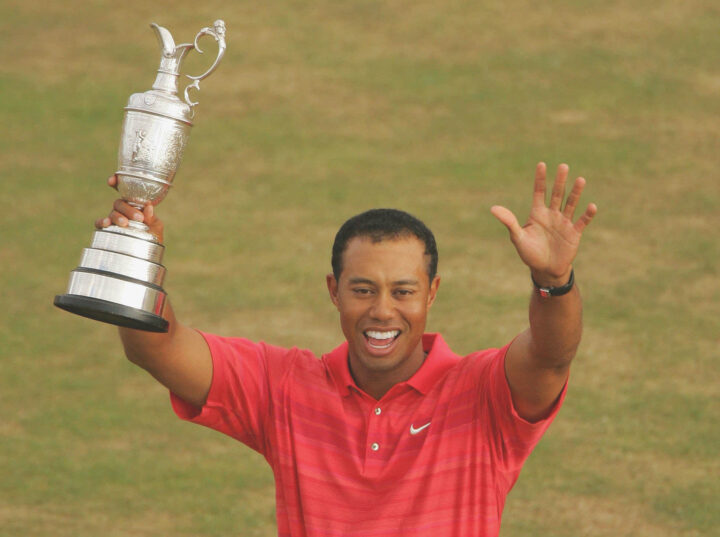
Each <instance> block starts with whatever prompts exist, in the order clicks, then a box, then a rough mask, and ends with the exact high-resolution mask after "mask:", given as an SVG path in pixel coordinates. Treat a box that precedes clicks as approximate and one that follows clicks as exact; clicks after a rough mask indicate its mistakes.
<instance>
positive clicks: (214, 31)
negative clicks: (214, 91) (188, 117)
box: [184, 19, 226, 108]
mask: <svg viewBox="0 0 720 537" xmlns="http://www.w3.org/2000/svg"><path fill="white" fill-rule="evenodd" d="M204 35H211V36H213V37H214V38H215V41H217V44H218V54H217V57H216V58H215V61H214V62H213V64H212V65H211V66H210V68H209V69H208V70H207V71H205V72H204V73H203V74H201V75H198V76H190V75H185V76H187V77H188V78H189V79H190V80H193V81H194V82H193V83H192V84H189V85H188V86H186V87H185V92H184V95H185V102H186V103H187V104H188V105H189V106H190V108H192V107H193V106H195V105H196V104H198V102H197V101H192V100H190V96H189V95H188V92H189V91H190V90H191V89H196V90H198V91H200V81H201V80H202V79H204V78H207V77H208V76H210V74H211V73H212V72H213V71H214V70H215V69H217V66H218V64H219V63H220V60H221V59H222V57H223V55H224V54H225V46H226V45H225V22H224V21H222V20H220V19H218V20H216V21H215V22H214V23H213V27H212V28H208V27H205V28H203V29H202V30H200V31H199V32H198V34H197V35H196V36H195V41H194V43H193V44H194V46H195V50H197V51H198V52H199V53H200V54H203V51H202V50H201V49H200V47H199V46H198V39H200V38H201V37H202V36H204Z"/></svg>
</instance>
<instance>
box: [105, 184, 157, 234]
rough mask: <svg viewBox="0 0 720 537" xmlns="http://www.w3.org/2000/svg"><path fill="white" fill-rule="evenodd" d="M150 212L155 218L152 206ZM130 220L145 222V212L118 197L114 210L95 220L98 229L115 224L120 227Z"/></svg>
mask: <svg viewBox="0 0 720 537" xmlns="http://www.w3.org/2000/svg"><path fill="white" fill-rule="evenodd" d="M108 183H109V181H108ZM146 209H147V208H146ZM149 214H150V216H151V217H152V218H154V213H153V211H152V208H151V209H150V213H149ZM130 220H135V221H136V222H144V221H145V213H144V212H142V211H139V210H138V209H136V208H135V207H133V206H132V205H130V204H129V203H127V202H126V201H124V200H121V199H117V200H115V203H113V210H112V211H110V214H109V215H108V216H106V217H105V218H98V219H97V220H95V227H96V228H98V229H102V228H106V227H108V226H110V225H113V224H114V225H116V226H120V227H126V226H127V225H128V222H129V221H130Z"/></svg>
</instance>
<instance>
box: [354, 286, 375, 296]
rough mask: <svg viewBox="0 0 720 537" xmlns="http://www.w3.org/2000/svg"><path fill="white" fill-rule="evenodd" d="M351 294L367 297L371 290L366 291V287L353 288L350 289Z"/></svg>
mask: <svg viewBox="0 0 720 537" xmlns="http://www.w3.org/2000/svg"><path fill="white" fill-rule="evenodd" d="M352 292H353V293H355V294H356V295H361V296H362V295H369V294H370V293H372V289H368V288H367V287H354V288H353V289H352Z"/></svg>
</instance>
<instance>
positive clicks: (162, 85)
mask: <svg viewBox="0 0 720 537" xmlns="http://www.w3.org/2000/svg"><path fill="white" fill-rule="evenodd" d="M165 44H166V45H168V43H165ZM170 45H172V43H170ZM193 47H194V45H192V44H191V43H185V44H182V45H178V46H176V47H174V48H169V47H166V48H165V49H164V50H163V55H162V57H161V58H160V67H159V68H158V71H157V72H158V74H157V77H156V78H155V83H154V84H153V86H152V88H153V89H154V90H158V91H164V92H166V93H171V94H173V95H177V92H178V80H177V79H178V75H179V74H180V64H181V63H182V61H183V59H184V58H185V56H186V55H187V53H188V52H189V51H190V50H191V49H192V48H193Z"/></svg>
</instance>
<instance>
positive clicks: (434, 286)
mask: <svg viewBox="0 0 720 537" xmlns="http://www.w3.org/2000/svg"><path fill="white" fill-rule="evenodd" d="M438 287H440V276H435V277H434V278H433V281H432V282H431V283H430V291H429V292H428V301H427V307H428V309H430V306H432V305H433V302H435V297H436V296H437V292H438Z"/></svg>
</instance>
